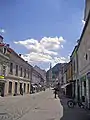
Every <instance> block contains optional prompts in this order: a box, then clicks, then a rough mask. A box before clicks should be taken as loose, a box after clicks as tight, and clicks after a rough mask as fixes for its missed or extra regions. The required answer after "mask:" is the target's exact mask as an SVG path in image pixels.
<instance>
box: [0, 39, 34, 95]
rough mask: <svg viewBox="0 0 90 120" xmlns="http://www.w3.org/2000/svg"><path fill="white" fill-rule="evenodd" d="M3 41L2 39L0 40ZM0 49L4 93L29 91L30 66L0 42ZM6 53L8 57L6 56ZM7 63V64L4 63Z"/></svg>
mask: <svg viewBox="0 0 90 120" xmlns="http://www.w3.org/2000/svg"><path fill="white" fill-rule="evenodd" d="M1 41H3V40H1ZM0 50H1V52H3V53H1V54H2V55H3V56H2V58H1V59H0V63H1V62H2V61H5V62H4V63H5V64H3V62H2V63H1V67H0V68H1V69H2V67H3V71H1V76H2V75H4V80H3V81H5V82H4V95H18V94H21V93H22V92H23V93H30V81H31V79H32V75H31V74H32V72H31V71H32V66H31V65H30V64H28V62H27V61H25V60H24V59H22V58H21V54H20V55H18V54H17V53H16V52H15V51H14V50H13V49H11V48H10V47H9V45H7V44H5V43H1V44H0ZM7 55H8V57H7ZM6 63H7V64H6Z"/></svg>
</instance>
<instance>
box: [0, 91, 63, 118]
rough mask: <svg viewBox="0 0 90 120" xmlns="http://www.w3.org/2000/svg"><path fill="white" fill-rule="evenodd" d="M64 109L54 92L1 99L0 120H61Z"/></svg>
mask: <svg viewBox="0 0 90 120" xmlns="http://www.w3.org/2000/svg"><path fill="white" fill-rule="evenodd" d="M62 115H63V107H62V106H61V104H60V101H59V99H54V95H53V91H52V90H46V91H45V92H40V93H36V94H32V95H30V94H29V95H24V96H15V97H12V96H9V97H3V98H2V97H1V98H0V120H60V118H61V117H62Z"/></svg>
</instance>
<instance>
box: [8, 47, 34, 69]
mask: <svg viewBox="0 0 90 120" xmlns="http://www.w3.org/2000/svg"><path fill="white" fill-rule="evenodd" d="M9 50H10V51H11V52H13V53H14V54H15V55H16V56H17V57H19V58H20V59H21V60H23V62H25V63H27V61H25V60H24V59H23V58H22V57H21V56H19V55H18V54H17V53H16V52H15V51H14V50H13V49H12V48H9ZM27 64H28V65H29V66H31V65H30V64H29V63H27ZM31 67H32V66H31Z"/></svg>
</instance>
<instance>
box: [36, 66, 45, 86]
mask: <svg viewBox="0 0 90 120" xmlns="http://www.w3.org/2000/svg"><path fill="white" fill-rule="evenodd" d="M34 69H35V70H36V71H37V72H38V73H39V74H40V75H41V77H42V81H41V84H43V86H44V85H46V71H45V70H42V69H41V68H39V67H38V66H35V67H34Z"/></svg>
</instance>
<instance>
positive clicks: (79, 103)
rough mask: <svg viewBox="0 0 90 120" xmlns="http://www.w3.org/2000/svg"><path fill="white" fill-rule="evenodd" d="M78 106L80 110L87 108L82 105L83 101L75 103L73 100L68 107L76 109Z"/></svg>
mask: <svg viewBox="0 0 90 120" xmlns="http://www.w3.org/2000/svg"><path fill="white" fill-rule="evenodd" d="M76 105H78V106H79V107H80V108H85V105H84V104H82V102H81V101H75V100H74V99H71V100H69V101H68V102H67V106H68V107H69V108H74V107H75V106H76Z"/></svg>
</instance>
